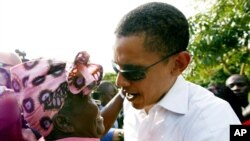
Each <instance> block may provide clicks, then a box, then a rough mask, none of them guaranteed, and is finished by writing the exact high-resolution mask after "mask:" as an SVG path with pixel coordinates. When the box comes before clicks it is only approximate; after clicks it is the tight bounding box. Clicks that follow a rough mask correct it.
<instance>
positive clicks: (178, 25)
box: [115, 2, 189, 56]
mask: <svg viewBox="0 0 250 141" xmlns="http://www.w3.org/2000/svg"><path fill="white" fill-rule="evenodd" d="M188 30H189V29H188V22H187V19H186V17H185V16H184V15H183V14H182V12H181V11H179V10H178V9H177V8H175V7H174V6H172V5H169V4H166V3H161V2H151V3H147V4H144V5H141V6H139V7H137V8H136V9H134V10H132V11H131V12H129V13H128V14H127V15H125V16H124V17H123V19H122V20H121V21H120V24H119V25H118V27H117V29H116V31H115V34H116V35H117V37H118V38H119V37H126V36H132V35H136V36H144V37H145V42H144V44H145V48H146V50H148V51H153V52H157V53H159V54H160V55H162V56H165V55H166V54H168V53H171V52H176V51H184V50H186V48H187V46H188V42H189V31H188Z"/></svg>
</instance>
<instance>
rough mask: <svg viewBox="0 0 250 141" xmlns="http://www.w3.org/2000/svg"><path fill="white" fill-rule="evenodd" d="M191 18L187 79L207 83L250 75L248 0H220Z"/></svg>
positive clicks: (249, 13)
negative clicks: (189, 59) (190, 58)
mask: <svg viewBox="0 0 250 141" xmlns="http://www.w3.org/2000/svg"><path fill="white" fill-rule="evenodd" d="M188 20H189V23H190V32H191V40H190V44H189V47H188V49H189V51H190V53H191V54H192V55H193V56H192V62H191V64H190V66H189V68H188V69H187V71H186V72H185V76H186V78H187V79H188V80H190V81H192V82H195V83H198V84H201V85H204V86H206V85H208V84H209V83H224V81H225V80H226V78H227V77H228V76H229V75H231V74H235V73H240V74H244V75H246V76H248V77H249V76H250V66H249V62H250V53H249V52H250V51H249V50H250V49H249V40H250V38H249V34H250V1H249V0H217V2H216V3H215V4H214V5H213V6H212V7H211V9H209V11H208V12H206V13H199V14H197V15H195V16H193V17H191V18H189V19H188Z"/></svg>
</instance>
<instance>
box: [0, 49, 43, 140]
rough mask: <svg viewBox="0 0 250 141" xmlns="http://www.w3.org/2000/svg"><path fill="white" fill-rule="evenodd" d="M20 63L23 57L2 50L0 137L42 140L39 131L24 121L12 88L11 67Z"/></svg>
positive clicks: (0, 69)
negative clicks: (36, 131)
mask: <svg viewBox="0 0 250 141" xmlns="http://www.w3.org/2000/svg"><path fill="white" fill-rule="evenodd" d="M20 63H21V59H20V58H19V57H18V56H17V55H16V54H15V53H12V52H3V51H0V87H1V88H0V117H1V118H0V122H1V123H0V128H1V131H0V134H1V135H0V139H1V140H10V141H11V140H15V141H16V140H28V141H36V140H37V139H41V140H42V138H41V136H40V135H39V133H36V134H34V133H35V131H34V130H32V129H30V128H29V127H28V126H26V125H25V124H24V122H22V121H23V119H22V117H21V108H20V106H19V105H18V103H17V99H16V95H15V94H14V91H13V90H12V89H11V81H10V73H9V71H10V68H11V67H13V66H15V65H17V64H20ZM33 131H34V133H33ZM36 137H37V138H36Z"/></svg>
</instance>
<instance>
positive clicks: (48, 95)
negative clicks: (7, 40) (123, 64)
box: [10, 52, 102, 137]
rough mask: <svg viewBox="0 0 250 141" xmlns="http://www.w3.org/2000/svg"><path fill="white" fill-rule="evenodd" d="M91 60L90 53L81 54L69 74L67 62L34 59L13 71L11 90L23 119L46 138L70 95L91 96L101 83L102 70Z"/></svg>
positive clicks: (14, 68) (17, 66)
mask: <svg viewBox="0 0 250 141" xmlns="http://www.w3.org/2000/svg"><path fill="white" fill-rule="evenodd" d="M83 60H84V61H83ZM88 60H89V55H88V53H87V52H80V53H78V55H77V56H76V59H75V61H74V65H73V67H72V68H73V69H72V70H71V71H70V72H67V71H66V69H65V66H66V63H65V62H63V61H59V60H55V59H37V60H32V61H28V62H25V63H22V64H19V65H16V66H15V67H13V68H11V71H10V72H11V84H12V88H13V89H14V90H15V92H16V94H17V95H19V96H18V97H19V98H20V102H21V105H22V107H23V111H24V118H25V120H26V121H27V122H28V123H29V124H30V126H31V127H32V128H34V129H36V130H38V131H39V132H40V133H41V134H42V135H43V136H45V137H46V136H47V135H49V133H50V132H51V131H52V129H53V123H52V118H53V116H54V115H55V114H56V113H57V112H58V111H59V110H60V109H61V107H62V106H63V104H64V99H65V98H66V97H67V94H69V93H72V94H89V91H91V89H92V88H93V87H94V86H95V85H96V84H98V83H99V81H100V80H101V77H102V67H101V66H100V65H95V64H90V63H88ZM81 61H83V62H84V63H82V62H81ZM67 82H68V83H67Z"/></svg>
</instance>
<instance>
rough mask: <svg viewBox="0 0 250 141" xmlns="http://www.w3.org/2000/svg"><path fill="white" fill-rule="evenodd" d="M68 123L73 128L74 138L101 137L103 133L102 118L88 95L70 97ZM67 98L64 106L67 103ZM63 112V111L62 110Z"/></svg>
mask: <svg viewBox="0 0 250 141" xmlns="http://www.w3.org/2000/svg"><path fill="white" fill-rule="evenodd" d="M71 98H72V99H71V100H72V101H71V104H70V105H71V108H69V109H70V110H71V111H70V115H69V118H70V121H71V123H72V125H73V127H74V131H75V133H74V134H75V136H81V137H93V138H96V137H101V135H102V134H103V133H104V130H105V129H104V125H103V117H102V116H101V114H100V111H99V109H98V107H97V105H96V103H95V102H94V101H93V100H92V99H91V97H90V96H89V95H81V94H77V95H71ZM67 100H68V98H67V99H66V100H65V104H64V105H67V104H69V103H68V101H67ZM62 110H63V109H62Z"/></svg>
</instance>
